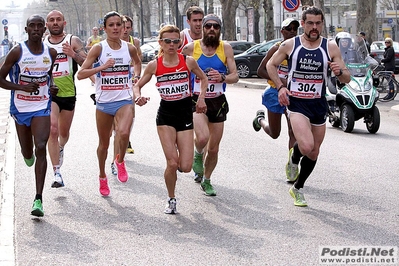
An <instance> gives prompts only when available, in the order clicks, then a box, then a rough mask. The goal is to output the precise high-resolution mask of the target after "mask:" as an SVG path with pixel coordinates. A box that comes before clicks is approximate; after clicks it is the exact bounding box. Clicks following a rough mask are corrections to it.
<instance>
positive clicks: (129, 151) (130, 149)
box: [126, 141, 134, 154]
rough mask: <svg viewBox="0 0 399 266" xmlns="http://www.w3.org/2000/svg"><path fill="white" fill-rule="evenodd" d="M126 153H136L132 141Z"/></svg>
mask: <svg viewBox="0 0 399 266" xmlns="http://www.w3.org/2000/svg"><path fill="white" fill-rule="evenodd" d="M126 153H130V154H133V153H134V150H133V148H132V143H131V142H130V141H129V145H127V148H126Z"/></svg>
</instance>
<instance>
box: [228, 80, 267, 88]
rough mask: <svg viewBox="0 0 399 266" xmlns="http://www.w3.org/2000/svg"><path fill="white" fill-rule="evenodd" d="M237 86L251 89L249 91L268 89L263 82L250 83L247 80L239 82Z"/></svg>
mask: <svg viewBox="0 0 399 266" xmlns="http://www.w3.org/2000/svg"><path fill="white" fill-rule="evenodd" d="M234 85H236V86H240V87H244V88H249V89H260V90H264V89H265V88H266V84H265V83H261V82H250V81H245V80H239V81H238V82H237V83H236V84H234Z"/></svg>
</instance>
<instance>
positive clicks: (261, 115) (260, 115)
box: [252, 110, 265, 131]
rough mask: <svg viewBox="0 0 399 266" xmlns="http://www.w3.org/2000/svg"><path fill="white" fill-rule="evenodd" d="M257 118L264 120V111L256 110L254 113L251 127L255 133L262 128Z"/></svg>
mask: <svg viewBox="0 0 399 266" xmlns="http://www.w3.org/2000/svg"><path fill="white" fill-rule="evenodd" d="M259 118H262V119H265V111H263V110H258V111H257V112H256V117H255V118H254V120H253V121H252V126H253V127H254V129H255V131H259V130H260V129H261V128H262V125H261V124H260V123H259Z"/></svg>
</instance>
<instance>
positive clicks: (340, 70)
mask: <svg viewBox="0 0 399 266" xmlns="http://www.w3.org/2000/svg"><path fill="white" fill-rule="evenodd" d="M342 74H343V72H342V69H339V74H338V75H336V76H337V77H339V76H341V75H342Z"/></svg>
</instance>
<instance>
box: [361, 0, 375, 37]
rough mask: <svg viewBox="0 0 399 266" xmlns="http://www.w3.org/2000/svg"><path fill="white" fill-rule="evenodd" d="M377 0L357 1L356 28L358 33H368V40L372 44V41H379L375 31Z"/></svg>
mask: <svg viewBox="0 0 399 266" xmlns="http://www.w3.org/2000/svg"><path fill="white" fill-rule="evenodd" d="M376 9H377V0H357V10H356V17H357V22H356V28H357V31H364V32H367V34H366V38H367V40H368V41H369V43H371V40H372V39H374V40H375V39H377V32H376V29H375V21H376V19H377V18H376Z"/></svg>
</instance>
